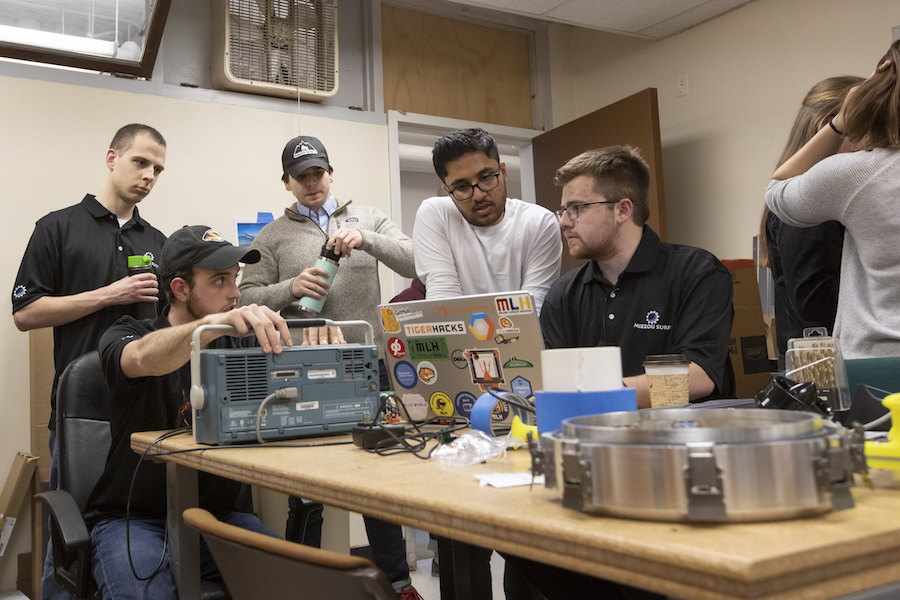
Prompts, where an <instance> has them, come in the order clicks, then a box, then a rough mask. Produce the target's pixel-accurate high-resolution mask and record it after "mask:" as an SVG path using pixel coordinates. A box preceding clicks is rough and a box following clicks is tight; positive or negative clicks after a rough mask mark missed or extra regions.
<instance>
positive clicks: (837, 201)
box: [766, 40, 900, 358]
mask: <svg viewBox="0 0 900 600" xmlns="http://www.w3.org/2000/svg"><path fill="white" fill-rule="evenodd" d="M898 77H900V40H898V41H896V42H894V44H893V45H892V46H891V47H890V49H889V50H888V52H887V54H885V56H884V57H883V58H882V59H881V60H880V61H879V63H878V67H877V69H876V71H875V73H873V74H872V76H871V77H869V78H868V79H867V80H866V81H865V82H864V83H862V84H861V85H860V86H859V87H858V88H855V90H854V91H851V92H850V94H849V95H848V96H847V99H846V100H845V101H844V104H843V107H842V108H841V110H840V112H839V113H838V114H837V115H836V116H835V117H834V118H833V119H832V120H831V121H830V122H829V123H828V125H827V126H825V127H822V128H821V129H820V130H819V131H818V133H816V135H815V136H813V138H812V139H811V140H810V141H809V142H807V143H806V145H804V146H803V147H802V148H801V149H800V150H798V151H797V153H796V154H794V155H793V156H792V157H791V158H790V159H788V160H787V161H785V162H784V163H783V164H782V165H781V166H780V167H779V168H778V169H777V170H776V171H775V173H774V174H773V175H772V181H771V182H770V183H769V187H768V189H767V190H766V202H767V203H768V206H769V208H770V209H771V210H772V212H774V213H775V214H776V215H777V216H778V218H780V219H781V220H783V221H784V222H785V223H787V224H788V225H791V226H794V227H809V226H811V225H816V224H818V223H821V222H824V221H830V220H833V221H840V222H841V223H842V224H843V225H844V226H845V227H846V230H845V232H844V248H843V256H842V259H841V279H840V290H839V292H838V307H837V316H836V318H835V322H834V335H835V336H836V337H837V338H838V339H839V340H840V342H841V350H842V351H843V355H844V358H873V357H883V356H900V313H898V312H897V308H896V307H897V295H898V291H900V250H898V245H897V244H896V243H895V241H894V239H895V238H896V235H897V230H898V228H900V212H898V210H897V199H898V197H900V102H898V100H897V99H898V97H900V81H898ZM845 138H846V139H847V140H849V141H850V142H854V143H856V142H862V144H863V148H864V150H865V151H861V152H852V153H848V154H838V155H836V153H837V152H838V149H839V148H840V147H841V145H842V143H843V142H844V139H845Z"/></svg>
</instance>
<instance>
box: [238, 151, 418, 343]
mask: <svg viewBox="0 0 900 600" xmlns="http://www.w3.org/2000/svg"><path fill="white" fill-rule="evenodd" d="M282 166H283V168H284V175H283V177H282V180H283V181H284V187H285V189H286V190H288V191H289V192H292V193H293V195H294V197H295V198H296V202H294V203H292V204H291V205H290V206H288V207H287V208H286V209H285V211H284V215H283V216H281V217H279V218H277V219H275V220H274V221H273V222H271V223H269V224H268V225H266V226H265V227H263V228H262V230H261V231H260V232H259V234H258V235H257V236H256V239H254V240H253V245H252V247H253V248H255V249H257V250H259V252H260V255H261V257H262V258H261V259H260V261H259V262H258V263H256V264H254V265H247V266H245V267H244V273H243V276H242V278H241V286H240V289H241V303H242V304H259V305H265V306H268V307H269V308H271V309H272V310H278V311H281V315H282V316H283V317H285V318H309V317H316V316H320V317H322V318H325V319H332V320H334V321H338V320H347V319H365V320H366V321H369V322H370V323H371V324H372V327H373V328H375V329H376V331H377V330H378V329H377V328H378V327H379V326H380V325H379V320H378V309H377V306H378V304H380V303H381V287H380V283H379V280H378V263H379V262H382V263H384V264H385V265H387V266H388V267H390V268H391V269H392V270H394V271H396V272H397V273H399V274H400V275H402V276H403V277H410V278H411V277H415V276H416V266H415V261H414V260H413V247H412V240H411V239H410V238H409V237H407V236H406V235H405V234H404V233H403V232H402V231H400V228H399V227H397V225H396V224H395V223H394V222H393V221H391V220H390V219H389V218H388V217H387V215H385V214H384V213H383V212H381V211H380V210H378V209H376V208H372V207H370V206H357V205H354V204H353V201H352V200H349V201H346V202H339V201H338V200H337V199H336V198H335V197H334V195H333V194H332V193H331V183H332V181H334V175H333V173H334V170H333V168H332V167H331V165H330V163H329V161H328V153H327V152H326V150H325V147H324V146H323V145H322V142H320V141H319V140H318V139H316V138H314V137H306V136H300V137H297V138H294V139H293V140H291V141H290V142H288V144H287V146H285V148H284V152H283V153H282ZM323 244H325V245H326V246H327V247H328V248H329V249H333V250H334V252H335V254H338V255H340V257H341V258H340V260H339V261H338V271H337V274H336V275H335V278H334V281H333V282H332V284H331V285H330V286H329V285H328V284H327V283H326V282H325V281H324V280H323V279H322V277H327V275H328V273H327V272H325V270H324V269H321V268H319V267H316V266H315V264H316V260H317V259H318V257H319V254H320V253H321V250H322V245H323ZM307 295H308V296H311V297H312V298H315V299H321V298H322V297H325V298H326V300H325V304H324V306H323V307H322V312H321V313H319V314H318V315H316V314H315V313H312V312H310V311H307V310H305V309H303V308H301V307H299V306H297V304H296V303H297V300H299V299H300V298H302V297H303V296H307ZM311 334H312V336H311V337H310V334H304V342H307V343H319V342H324V343H332V342H334V338H335V337H336V336H339V335H340V333H339V332H326V331H325V330H324V328H323V329H322V330H314V331H312V332H311ZM316 334H318V339H316ZM346 338H347V340H348V341H353V342H360V341H362V333H361V332H356V331H348V332H346Z"/></svg>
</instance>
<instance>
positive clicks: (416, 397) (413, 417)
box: [401, 394, 428, 421]
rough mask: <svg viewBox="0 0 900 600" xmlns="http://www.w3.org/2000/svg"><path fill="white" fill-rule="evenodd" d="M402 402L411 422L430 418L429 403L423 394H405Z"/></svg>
mask: <svg viewBox="0 0 900 600" xmlns="http://www.w3.org/2000/svg"><path fill="white" fill-rule="evenodd" d="M401 400H403V407H404V408H405V409H406V416H407V417H409V420H410V421H424V420H425V418H426V417H428V403H427V402H425V398H423V397H422V395H421V394H403V397H402V398H401Z"/></svg>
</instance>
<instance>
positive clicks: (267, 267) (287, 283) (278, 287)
mask: <svg viewBox="0 0 900 600" xmlns="http://www.w3.org/2000/svg"><path fill="white" fill-rule="evenodd" d="M264 233H265V232H260V234H259V235H258V236H256V239H255V240H253V244H252V246H251V247H252V248H255V249H256V250H259V254H260V259H259V262H258V263H255V264H248V265H244V269H243V272H242V274H241V285H240V290H241V297H240V299H238V305H239V306H246V305H248V304H259V305H260V306H268V307H269V308H271V309H272V310H274V311H279V310H281V309H282V308H284V307H285V306H288V305H289V304H290V303H291V302H294V301H295V300H297V299H296V298H294V295H293V294H292V293H291V282H292V281H293V279H294V278H293V277H292V276H291V277H288V278H287V279H284V280H283V281H282V280H279V269H278V261H277V260H276V259H275V253H274V249H273V246H272V242H273V241H274V240H268V239H267V237H268V236H264Z"/></svg>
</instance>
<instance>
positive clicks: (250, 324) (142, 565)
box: [85, 225, 292, 600]
mask: <svg viewBox="0 0 900 600" xmlns="http://www.w3.org/2000/svg"><path fill="white" fill-rule="evenodd" d="M258 260H259V252H258V251H257V250H248V249H246V248H239V247H235V246H232V245H231V244H230V243H228V242H227V241H226V240H225V239H224V238H223V237H222V235H221V234H219V233H218V232H216V231H214V230H212V229H210V228H209V227H206V226H202V225H197V226H193V227H184V228H182V229H180V230H178V231H176V232H175V233H173V234H172V237H170V238H169V240H168V241H167V242H166V244H165V246H164V247H163V249H162V255H161V260H160V281H161V282H162V285H163V289H165V291H166V294H167V296H168V297H169V303H170V304H169V307H168V309H166V310H165V311H164V312H163V314H162V315H160V316H159V317H157V318H156V319H154V320H150V319H147V320H142V321H138V320H136V319H134V318H133V317H130V316H126V317H122V318H121V319H119V320H118V321H117V322H116V323H115V324H114V325H113V326H112V327H110V328H109V330H108V331H107V332H106V333H105V334H104V335H103V338H102V339H101V341H100V359H101V363H102V366H103V371H104V374H105V375H106V381H107V383H108V384H109V389H110V399H111V401H110V413H111V414H110V429H111V432H110V433H111V436H112V440H111V447H110V453H109V456H108V458H107V461H106V467H105V469H104V471H103V474H102V475H101V476H100V479H99V480H98V482H97V485H96V486H95V487H94V490H93V492H91V496H90V498H89V499H88V503H87V509H86V512H85V519H86V521H87V522H88V524H89V525H90V526H91V542H92V543H93V552H92V556H91V570H92V573H93V575H94V580H95V581H96V582H97V586H98V587H99V589H100V592H101V593H102V596H103V597H104V598H144V599H151V600H155V599H168V598H176V597H177V592H176V591H175V584H174V581H173V578H172V573H171V570H170V568H169V562H168V561H167V560H166V561H163V562H162V564H161V565H159V562H160V558H159V557H160V556H162V555H163V551H164V549H165V540H164V537H165V527H166V525H165V521H166V468H165V465H164V464H152V463H145V464H142V465H141V468H140V471H138V473H137V475H136V476H134V471H135V469H136V467H137V465H138V463H139V462H140V457H139V456H138V455H137V454H135V453H134V452H133V451H132V450H131V447H130V438H131V434H132V433H134V432H136V431H148V430H157V429H171V428H174V427H177V426H179V425H184V424H186V423H187V419H188V418H189V415H190V404H188V403H186V402H185V398H186V397H187V392H188V390H189V389H190V383H191V377H190V354H191V339H192V337H193V333H194V331H195V330H196V329H197V328H198V327H199V326H201V325H205V324H223V325H231V326H233V327H234V328H235V329H237V330H238V331H239V332H240V333H242V334H244V333H255V334H256V341H258V343H259V346H260V347H261V348H262V350H263V351H264V352H267V353H268V352H274V353H276V354H278V353H280V352H281V351H282V350H283V347H282V342H281V341H280V340H279V338H278V334H279V332H280V333H281V336H282V339H283V340H284V342H283V343H284V345H286V346H290V345H291V344H292V342H291V335H290V332H289V331H288V327H287V324H286V323H285V321H284V319H282V318H281V317H280V316H278V314H276V313H275V312H273V311H272V310H270V309H268V308H266V307H260V306H257V305H255V304H252V305H249V306H242V307H241V308H235V304H236V302H237V299H238V298H239V297H240V295H241V294H240V292H239V291H238V288H237V284H236V279H237V274H238V261H241V262H245V263H253V262H256V261H258ZM203 342H204V344H207V345H211V346H214V347H236V346H238V345H241V342H242V340H241V339H237V338H233V337H223V336H222V334H221V333H219V332H208V333H206V334H205V337H204V338H203ZM250 342H253V339H252V338H249V340H248V343H250ZM185 412H186V413H187V414H185ZM133 477H134V483H133V489H131V486H132V478H133ZM239 487H240V484H238V483H237V482H235V481H231V480H227V479H223V478H221V477H216V476H213V475H209V474H204V473H201V474H200V479H199V494H200V506H201V507H203V508H205V509H207V510H209V511H210V512H212V513H213V514H215V515H216V517H217V518H219V519H220V520H223V521H225V522H228V523H231V524H233V525H237V526H239V527H243V528H245V529H249V530H252V531H257V532H261V533H265V534H268V535H272V536H273V537H274V534H273V533H272V532H271V531H269V530H268V529H266V528H265V527H264V526H263V525H262V523H260V522H259V520H258V519H257V518H256V517H255V516H253V515H251V514H247V513H241V512H237V511H236V510H235V506H236V504H237V495H238V491H239ZM129 500H130V503H129ZM129 506H130V519H129V520H128V523H127V525H126V518H125V517H126V510H127V509H128V507H129ZM126 526H127V527H128V530H129V535H130V542H128V541H126V540H127V538H126V536H125V532H126ZM130 563H131V564H133V567H132V566H131V564H130ZM157 565H159V567H158V571H156V569H157ZM135 573H137V575H135ZM153 573H155V574H154V575H153V576H151V574H153ZM217 574H218V569H217V568H216V567H215V563H214V561H213V560H212V557H211V556H210V555H209V552H208V550H205V551H202V552H201V575H202V576H203V577H204V578H215V577H216V575H217ZM137 576H140V577H141V578H146V579H145V580H140V579H138V577H137Z"/></svg>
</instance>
